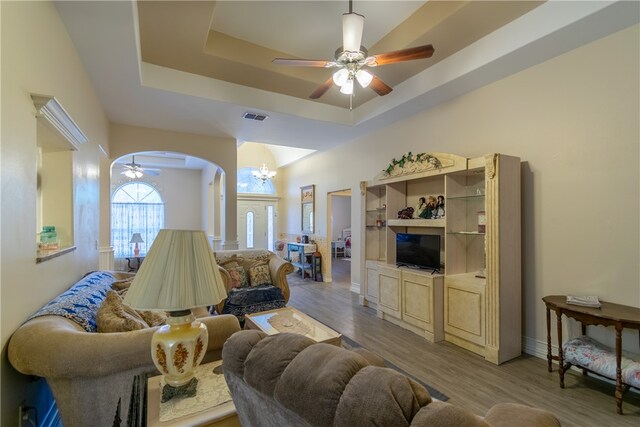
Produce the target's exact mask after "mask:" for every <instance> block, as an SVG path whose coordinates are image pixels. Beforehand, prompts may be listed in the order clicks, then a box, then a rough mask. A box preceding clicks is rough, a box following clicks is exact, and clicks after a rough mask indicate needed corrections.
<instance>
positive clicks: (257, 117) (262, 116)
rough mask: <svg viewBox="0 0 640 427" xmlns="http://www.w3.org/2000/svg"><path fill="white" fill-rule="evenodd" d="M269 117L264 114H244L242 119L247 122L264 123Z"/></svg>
mask: <svg viewBox="0 0 640 427" xmlns="http://www.w3.org/2000/svg"><path fill="white" fill-rule="evenodd" d="M268 117H269V116H267V115H266V114H258V113H244V115H243V116H242V118H243V119H247V120H257V121H259V122H263V121H265V120H266V119H267V118H268Z"/></svg>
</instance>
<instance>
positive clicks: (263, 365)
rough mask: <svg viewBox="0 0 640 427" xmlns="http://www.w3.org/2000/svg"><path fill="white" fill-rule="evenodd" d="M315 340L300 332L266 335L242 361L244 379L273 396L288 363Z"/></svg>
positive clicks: (262, 391) (260, 390)
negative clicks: (243, 361)
mask: <svg viewBox="0 0 640 427" xmlns="http://www.w3.org/2000/svg"><path fill="white" fill-rule="evenodd" d="M315 343H316V342H315V341H314V340H312V339H311V338H309V337H305V336H304V335H300V334H291V333H283V334H278V335H277V338H276V336H273V335H272V336H268V337H265V338H263V339H262V340H261V341H260V342H258V343H256V344H255V345H254V347H253V349H252V350H251V353H249V355H248V356H247V358H246V360H245V363H244V380H245V382H246V383H247V384H249V385H250V386H251V387H253V388H255V389H256V390H258V391H259V392H261V393H264V394H266V395H267V396H271V397H273V394H274V392H275V389H276V385H277V384H278V381H279V380H280V377H281V376H282V373H283V372H284V370H285V369H286V368H287V366H289V363H290V362H291V361H292V360H293V359H294V358H295V357H296V356H297V355H298V354H299V353H300V352H301V351H303V350H304V349H305V348H307V347H309V346H310V345H313V344H315Z"/></svg>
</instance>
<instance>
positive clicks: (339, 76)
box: [333, 68, 349, 87]
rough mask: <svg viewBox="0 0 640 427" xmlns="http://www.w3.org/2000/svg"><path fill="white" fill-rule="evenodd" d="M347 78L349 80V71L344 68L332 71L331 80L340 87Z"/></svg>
mask: <svg viewBox="0 0 640 427" xmlns="http://www.w3.org/2000/svg"><path fill="white" fill-rule="evenodd" d="M347 80H349V71H348V70H347V69H346V68H341V69H339V70H338V71H336V72H335V73H333V82H334V83H335V84H336V86H340V87H342V85H344V84H345V83H346V82H347Z"/></svg>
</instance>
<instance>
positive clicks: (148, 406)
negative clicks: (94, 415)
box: [114, 360, 241, 427]
mask: <svg viewBox="0 0 640 427" xmlns="http://www.w3.org/2000/svg"><path fill="white" fill-rule="evenodd" d="M221 367H222V361H221V360H217V361H214V362H211V363H205V364H202V365H200V366H198V367H197V368H196V378H198V391H197V394H196V396H194V397H182V398H180V397H178V398H174V399H172V400H169V401H168V402H165V403H160V396H161V394H162V386H164V381H163V379H162V375H157V376H154V377H150V376H149V375H146V374H141V375H137V376H136V377H135V378H134V381H133V388H132V393H131V404H130V406H129V416H128V420H127V423H126V425H127V427H196V426H198V427H202V426H215V427H241V426H240V421H239V420H238V416H237V413H236V408H235V406H234V404H233V401H232V400H231V395H230V394H229V389H228V387H227V383H226V381H225V380H224V374H223V373H222V371H221ZM118 405H119V404H118ZM120 412H121V411H120V407H118V411H117V413H116V416H115V419H114V426H118V425H123V423H122V424H121V420H120Z"/></svg>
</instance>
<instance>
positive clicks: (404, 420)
mask: <svg viewBox="0 0 640 427" xmlns="http://www.w3.org/2000/svg"><path fill="white" fill-rule="evenodd" d="M222 360H223V366H224V376H225V379H226V381H227V384H228V385H229V390H230V391H231V396H232V397H233V402H234V404H235V407H236V409H237V411H238V417H239V419H240V423H241V424H242V425H243V426H252V427H262V426H266V427H280V426H316V427H317V426H327V427H329V426H333V427H358V426H373V425H377V426H394V427H395V426H425V427H426V426H436V427H445V426H451V427H460V426H465V427H507V426H510V427H511V426H518V427H558V426H560V422H559V421H558V420H557V418H556V417H555V416H554V415H553V414H551V413H549V412H547V411H543V410H540V409H536V408H531V407H529V406H525V405H519V404H512V403H502V404H498V405H495V406H494V407H492V408H491V409H489V411H488V412H487V414H486V415H485V416H484V417H479V416H477V415H474V414H472V413H470V412H468V411H466V410H464V409H462V408H460V407H457V406H454V405H451V404H449V403H446V402H442V401H439V400H435V399H432V398H431V396H430V395H429V393H428V392H427V390H426V389H425V388H424V387H423V386H422V385H420V384H417V383H416V382H414V381H412V380H411V379H409V378H407V377H406V376H404V375H402V374H400V373H398V372H396V371H394V370H392V369H389V368H384V367H382V366H383V364H382V362H383V360H382V359H381V358H380V357H379V356H377V355H375V354H373V353H371V352H368V351H366V350H363V349H360V351H350V350H346V349H344V348H340V347H336V346H333V345H329V344H316V343H315V342H314V341H313V340H311V339H310V338H307V337H305V336H303V335H298V334H287V333H282V334H278V335H272V336H266V335H265V334H264V333H263V332H261V331H256V330H247V331H240V332H238V333H236V334H234V335H233V336H232V337H231V338H229V340H228V341H227V342H226V343H225V344H224V349H223V351H222Z"/></svg>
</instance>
